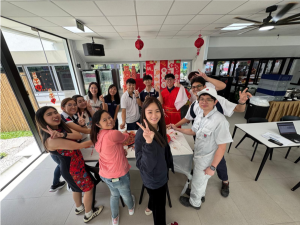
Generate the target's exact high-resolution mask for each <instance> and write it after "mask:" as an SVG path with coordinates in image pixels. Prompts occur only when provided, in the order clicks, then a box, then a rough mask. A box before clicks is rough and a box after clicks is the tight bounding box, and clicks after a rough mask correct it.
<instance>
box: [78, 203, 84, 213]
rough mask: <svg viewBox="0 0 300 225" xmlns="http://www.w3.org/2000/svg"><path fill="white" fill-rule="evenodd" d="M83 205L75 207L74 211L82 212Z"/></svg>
mask: <svg viewBox="0 0 300 225" xmlns="http://www.w3.org/2000/svg"><path fill="white" fill-rule="evenodd" d="M83 208H84V207H83V204H81V206H79V207H76V209H77V210H78V211H81V210H83Z"/></svg>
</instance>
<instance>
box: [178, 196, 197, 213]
mask: <svg viewBox="0 0 300 225" xmlns="http://www.w3.org/2000/svg"><path fill="white" fill-rule="evenodd" d="M179 201H180V203H181V204H182V205H183V206H185V207H193V208H194V209H197V210H199V209H200V208H201V206H199V207H195V206H193V205H191V203H190V199H189V198H187V197H183V196H180V198H179Z"/></svg>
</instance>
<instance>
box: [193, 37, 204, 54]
mask: <svg viewBox="0 0 300 225" xmlns="http://www.w3.org/2000/svg"><path fill="white" fill-rule="evenodd" d="M194 45H195V47H196V48H197V55H199V52H200V48H201V47H202V45H204V40H203V39H202V35H201V34H199V38H198V39H197V40H196V41H195V43H194Z"/></svg>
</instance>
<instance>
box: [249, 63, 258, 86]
mask: <svg viewBox="0 0 300 225" xmlns="http://www.w3.org/2000/svg"><path fill="white" fill-rule="evenodd" d="M258 65H259V60H254V62H253V66H252V69H251V73H250V79H249V84H253V83H254V80H255V75H256V72H257V69H258Z"/></svg>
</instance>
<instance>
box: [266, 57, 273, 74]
mask: <svg viewBox="0 0 300 225" xmlns="http://www.w3.org/2000/svg"><path fill="white" fill-rule="evenodd" d="M272 64H273V60H269V62H268V65H267V68H266V72H265V74H269V73H270V72H271V68H272Z"/></svg>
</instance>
